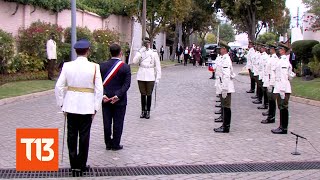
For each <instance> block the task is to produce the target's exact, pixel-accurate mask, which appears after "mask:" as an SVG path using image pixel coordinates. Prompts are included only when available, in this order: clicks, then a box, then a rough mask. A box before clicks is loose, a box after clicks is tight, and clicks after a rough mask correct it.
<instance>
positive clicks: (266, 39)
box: [257, 32, 277, 44]
mask: <svg viewBox="0 0 320 180" xmlns="http://www.w3.org/2000/svg"><path fill="white" fill-rule="evenodd" d="M257 41H258V42H260V43H263V44H274V42H276V41H277V36H276V35H275V34H274V33H271V32H269V33H264V34H261V35H259V36H258V39H257Z"/></svg>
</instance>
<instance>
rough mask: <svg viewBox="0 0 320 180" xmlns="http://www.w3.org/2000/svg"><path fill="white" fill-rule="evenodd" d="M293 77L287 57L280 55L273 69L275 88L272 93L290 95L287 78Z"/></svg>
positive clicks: (289, 85)
mask: <svg viewBox="0 0 320 180" xmlns="http://www.w3.org/2000/svg"><path fill="white" fill-rule="evenodd" d="M294 75H295V74H294V73H293V72H292V66H291V64H290V62H289V61H288V59H287V56H286V55H282V56H281V57H280V61H278V63H277V65H276V68H275V86H274V91H273V93H291V84H290V81H289V78H292V77H294Z"/></svg>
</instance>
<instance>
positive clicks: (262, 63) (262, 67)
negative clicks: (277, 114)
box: [258, 45, 270, 109]
mask: <svg viewBox="0 0 320 180" xmlns="http://www.w3.org/2000/svg"><path fill="white" fill-rule="evenodd" d="M266 50H267V47H266V45H263V46H261V57H260V63H259V84H260V87H261V88H260V89H261V90H262V92H261V93H260V94H259V98H261V99H262V98H263V104H262V105H261V106H259V107H258V109H268V102H269V100H268V95H267V93H268V89H267V87H266V86H264V85H263V84H264V80H266V78H265V69H266V65H267V61H268V59H269V58H270V56H269V55H268V54H267V52H266Z"/></svg>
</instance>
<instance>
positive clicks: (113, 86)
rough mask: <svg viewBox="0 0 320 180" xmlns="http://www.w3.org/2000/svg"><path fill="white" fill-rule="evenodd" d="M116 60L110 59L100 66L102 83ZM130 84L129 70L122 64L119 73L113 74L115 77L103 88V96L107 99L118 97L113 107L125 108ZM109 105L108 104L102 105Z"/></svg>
mask: <svg viewBox="0 0 320 180" xmlns="http://www.w3.org/2000/svg"><path fill="white" fill-rule="evenodd" d="M117 61H118V59H117V58H111V59H110V60H108V61H104V62H102V63H101V64H100V72H101V77H102V81H103V80H104V79H103V78H104V76H105V74H106V73H107V72H108V71H109V69H110V68H112V66H113V64H114V63H115V62H117ZM130 84H131V70H130V66H129V65H128V64H123V66H122V67H120V69H119V71H118V72H117V73H116V74H115V76H114V77H113V78H112V79H111V81H110V82H109V84H107V86H105V87H104V92H103V94H104V95H106V96H107V97H108V98H111V97H113V96H118V98H119V101H118V102H116V103H115V104H114V105H116V106H125V105H127V91H128V90H129V88H130ZM104 104H109V103H103V105H104Z"/></svg>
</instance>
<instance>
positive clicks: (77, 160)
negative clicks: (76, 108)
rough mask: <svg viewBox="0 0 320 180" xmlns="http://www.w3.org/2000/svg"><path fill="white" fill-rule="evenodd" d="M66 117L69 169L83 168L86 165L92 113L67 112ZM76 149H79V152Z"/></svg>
mask: <svg viewBox="0 0 320 180" xmlns="http://www.w3.org/2000/svg"><path fill="white" fill-rule="evenodd" d="M67 118H68V133H67V134H68V137H67V142H68V149H69V159H70V165H71V169H83V168H85V167H86V164H87V160H88V152H89V141H90V129H91V124H92V114H86V115H82V114H72V113H68V114H67ZM78 137H79V148H78ZM77 149H79V152H78V151H77Z"/></svg>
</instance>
